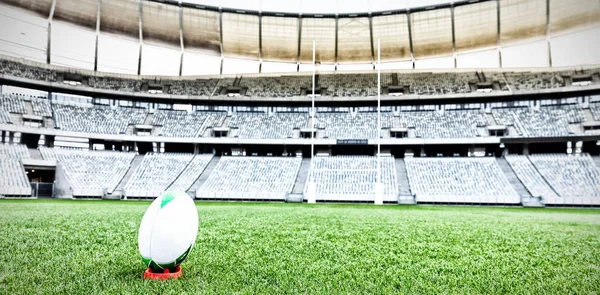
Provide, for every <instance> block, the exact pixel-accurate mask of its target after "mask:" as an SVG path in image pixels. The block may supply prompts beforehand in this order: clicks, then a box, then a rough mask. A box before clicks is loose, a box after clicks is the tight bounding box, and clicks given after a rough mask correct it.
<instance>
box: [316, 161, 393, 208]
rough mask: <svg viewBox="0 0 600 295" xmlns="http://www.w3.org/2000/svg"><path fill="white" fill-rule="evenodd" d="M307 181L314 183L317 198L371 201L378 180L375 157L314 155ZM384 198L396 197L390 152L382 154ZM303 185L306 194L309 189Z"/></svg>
mask: <svg viewBox="0 0 600 295" xmlns="http://www.w3.org/2000/svg"><path fill="white" fill-rule="evenodd" d="M312 161H313V162H312V166H311V167H312V169H311V170H310V171H309V175H308V182H309V183H311V182H312V183H315V184H316V200H323V201H373V200H374V199H375V193H376V191H375V184H376V183H377V157H373V156H316V157H314V158H313V160H312ZM380 177H381V183H382V189H383V200H384V201H391V202H396V201H398V181H397V176H396V165H395V161H394V158H393V157H392V156H381V175H380ZM307 189H308V187H305V194H306V193H308V192H307V191H306V190H307Z"/></svg>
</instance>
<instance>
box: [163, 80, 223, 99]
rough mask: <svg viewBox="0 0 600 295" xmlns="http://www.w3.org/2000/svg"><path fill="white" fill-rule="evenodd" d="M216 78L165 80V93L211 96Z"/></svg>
mask: <svg viewBox="0 0 600 295" xmlns="http://www.w3.org/2000/svg"><path fill="white" fill-rule="evenodd" d="M218 81H219V80H218V79H197V80H181V81H178V80H168V81H166V82H165V84H166V85H167V86H169V87H168V88H167V93H168V94H174V95H188V96H211V95H212V93H213V91H214V90H215V87H216V86H217V83H218Z"/></svg>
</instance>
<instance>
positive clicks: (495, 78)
mask: <svg viewBox="0 0 600 295" xmlns="http://www.w3.org/2000/svg"><path fill="white" fill-rule="evenodd" d="M483 75H484V76H485V78H486V82H488V83H495V82H497V83H498V85H499V87H500V91H509V90H510V89H509V88H508V86H509V84H508V81H506V78H505V77H504V73H497V72H486V73H483Z"/></svg>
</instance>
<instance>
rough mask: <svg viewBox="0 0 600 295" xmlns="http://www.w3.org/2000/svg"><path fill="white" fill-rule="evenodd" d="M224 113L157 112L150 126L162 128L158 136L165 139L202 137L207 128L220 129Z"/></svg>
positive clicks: (225, 114)
mask: <svg viewBox="0 0 600 295" xmlns="http://www.w3.org/2000/svg"><path fill="white" fill-rule="evenodd" d="M226 116H227V113H226V112H220V111H217V112H209V111H197V112H192V113H188V112H186V111H171V110H158V111H156V112H155V113H154V118H153V119H152V125H155V126H162V131H161V133H160V135H162V136H165V137H202V136H203V135H204V132H205V131H206V129H208V128H212V127H220V126H222V125H223V122H224V121H225V117H226Z"/></svg>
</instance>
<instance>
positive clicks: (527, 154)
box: [523, 143, 529, 156]
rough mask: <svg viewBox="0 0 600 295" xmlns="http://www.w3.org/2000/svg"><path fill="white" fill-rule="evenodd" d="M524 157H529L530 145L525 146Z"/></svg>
mask: <svg viewBox="0 0 600 295" xmlns="http://www.w3.org/2000/svg"><path fill="white" fill-rule="evenodd" d="M523 155H525V156H529V144H528V143H526V144H524V145H523Z"/></svg>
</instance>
